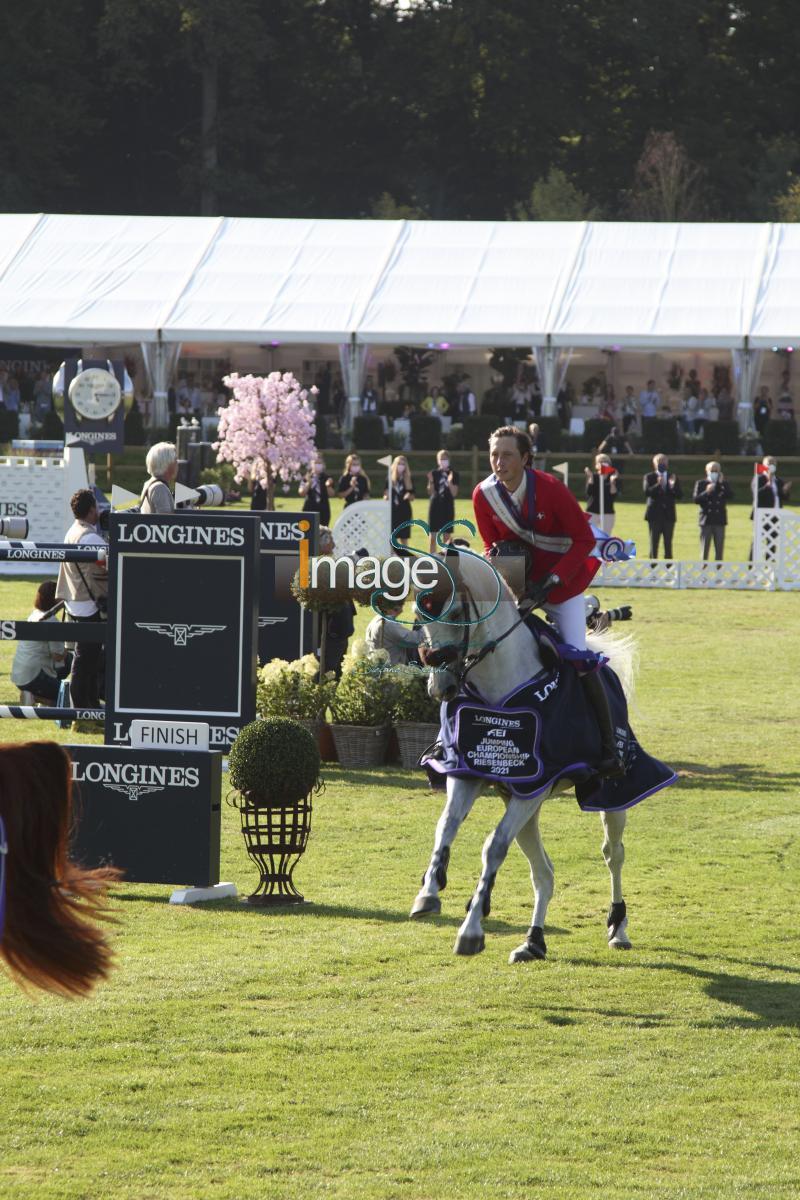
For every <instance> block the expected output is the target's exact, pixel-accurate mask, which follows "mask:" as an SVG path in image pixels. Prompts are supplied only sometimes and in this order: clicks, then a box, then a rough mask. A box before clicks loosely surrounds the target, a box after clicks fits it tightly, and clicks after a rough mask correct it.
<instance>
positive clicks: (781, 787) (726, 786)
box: [670, 762, 800, 792]
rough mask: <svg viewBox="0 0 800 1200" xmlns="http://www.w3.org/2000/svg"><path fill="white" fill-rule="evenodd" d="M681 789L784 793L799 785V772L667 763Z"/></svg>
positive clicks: (750, 765)
mask: <svg viewBox="0 0 800 1200" xmlns="http://www.w3.org/2000/svg"><path fill="white" fill-rule="evenodd" d="M670 765H671V766H672V768H673V770H674V771H677V773H678V777H679V780H680V785H681V787H682V788H709V787H711V788H713V789H714V790H715V791H720V792H784V791H789V790H791V789H796V788H797V787H798V786H800V771H769V770H766V769H765V768H764V767H759V766H756V765H755V764H753V763H720V765H719V766H716V767H709V766H707V765H705V764H704V763H693V762H681V763H671V764H670Z"/></svg>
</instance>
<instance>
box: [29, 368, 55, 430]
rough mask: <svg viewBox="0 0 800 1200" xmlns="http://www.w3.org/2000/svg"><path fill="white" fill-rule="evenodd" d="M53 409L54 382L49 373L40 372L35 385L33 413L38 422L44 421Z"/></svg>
mask: <svg viewBox="0 0 800 1200" xmlns="http://www.w3.org/2000/svg"><path fill="white" fill-rule="evenodd" d="M52 407H53V380H52V378H51V377H50V373H49V372H48V371H40V372H39V377H38V379H37V380H36V383H35V384H34V385H33V412H34V419H35V420H36V421H38V422H41V421H43V420H44V418H45V417H46V416H47V414H48V413H49V412H50V409H51V408H52Z"/></svg>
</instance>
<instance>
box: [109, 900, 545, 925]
mask: <svg viewBox="0 0 800 1200" xmlns="http://www.w3.org/2000/svg"><path fill="white" fill-rule="evenodd" d="M113 899H114V900H115V901H117V900H122V901H124V902H130V901H134V900H135V901H137V902H138V903H139V904H159V905H162V906H165V905H168V904H169V896H167V895H163V894H162V895H160V896H153V895H150V894H149V893H146V892H115V893H114V896H113ZM187 907H190V908H191V910H192V912H195V913H202V914H203V915H208V916H213V915H214V914H215V913H223V912H224V913H233V912H235V913H240V914H241V915H242V916H245V917H254V916H255V917H270V916H281V917H311V918H314V917H324V918H327V919H331V918H332V919H334V920H345V921H377V922H380V923H382V924H386V925H412V924H414V925H422V924H424V925H435V926H443V927H446V926H451V927H453V928H455V929H457V928H458V926H459V925H460V924H461V922H462V921H463V920H464V916H463V913H462V914H461V915H459V913H458V910H457V909H456V912H455V913H454V914H453V915H452V916H445V915H444V914H441V913H440V914H437V915H436V916H429V917H425V918H424V919H422V920H417V921H412V920H411V918H410V917H409V915H408V911H407V910H405V909H404V910H400V909H397V910H395V909H389V908H359V907H357V906H356V905H348V904H320V903H317V902H316V901H314V900H307V901H305V902H304V903H303V904H281V905H275V907H268V906H264V907H261V906H260V905H250V904H244V903H243V901H242V900H231V899H228V900H209V901H208V902H206V903H200V904H192V905H188V906H187ZM483 927H484V929H485V931H486V933H487V934H492V933H512V932H514V931H515V930H519V931H520V932H521V933H522V932H524V930H525V925H524V923H520V924H519V925H517V924H516V923H512V922H509V921H501V920H499V919H495V918H494V917H488V918H487V919H486V920H484V922H483ZM550 932H556V930H555V929H552V930H550ZM558 932H562V933H563V932H566V931H565V930H559V931H558Z"/></svg>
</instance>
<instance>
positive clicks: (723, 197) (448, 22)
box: [0, 0, 800, 220]
mask: <svg viewBox="0 0 800 1200" xmlns="http://www.w3.org/2000/svg"><path fill="white" fill-rule="evenodd" d="M795 27H796V14H795V12H794V9H793V7H790V5H789V3H788V0H761V2H760V3H759V4H758V5H755V4H751V5H747V4H741V3H739V2H737V3H736V4H734V3H732V2H729V0H706V3H704V4H702V5H697V4H695V3H690V0H672V3H670V4H668V5H656V4H653V3H651V4H641V3H634V4H631V3H630V2H629V0H537V3H536V4H531V3H530V0H504V2H503V4H497V3H495V2H493V0H458V3H455V0H417V2H416V3H412V4H409V5H407V6H401V5H400V3H399V2H398V0H271V2H270V3H269V4H266V3H263V2H262V0H60V2H59V4H58V5H56V4H55V3H53V0H25V2H23V0H4V4H3V5H2V6H0V38H2V44H3V48H4V56H3V59H4V65H3V70H2V71H0V155H1V156H2V171H0V206H2V207H3V208H5V209H7V210H15V209H16V210H28V211H34V212H35V211H40V210H44V211H57V210H64V211H75V210H78V211H94V212H103V211H105V212H131V213H187V214H192V213H201V212H205V213H212V212H213V213H226V214H230V215H233V216H237V215H251V216H304V215H309V216H311V215H313V216H320V217H367V216H373V215H374V216H378V217H388V218H395V219H396V218H399V217H413V218H420V217H429V218H433V219H443V218H447V219H473V220H476V219H503V218H505V217H508V216H515V215H516V216H520V215H523V216H525V217H533V218H535V219H549V218H553V217H557V218H559V219H580V218H581V217H584V216H588V215H592V216H596V215H597V214H598V213H602V215H603V216H605V217H607V218H611V219H613V218H619V217H625V216H629V215H630V214H631V213H632V212H633V213H635V214H636V215H639V216H642V217H648V219H664V218H665V217H667V216H669V217H677V216H680V215H687V214H691V215H693V216H697V215H704V216H707V217H709V218H711V219H725V220H745V219H747V220H768V219H771V218H772V217H774V215H775V207H774V206H775V203H776V199H777V198H778V197H780V196H782V195H783V194H784V193H786V192H787V190H788V189H789V188H790V187H791V185H792V182H793V180H794V177H795V176H796V175H798V174H800V140H799V139H798V137H797V133H796V113H797V111H798V108H799V107H800V104H799V101H800V73H798V71H797V68H796V61H797V49H798V47H797V41H798V37H797V35H796V34H795ZM664 131H668V133H669V134H671V135H672V138H673V139H674V142H673V143H672V144H671V145H672V153H671V156H670V155H669V154H667V153H666V151H667V149H668V146H667V143H666V142H665V141H664V138H665V137H666V133H665V132H664ZM659 136H660V142H659ZM656 149H657V150H658V152H657V153H656ZM678 151H680V152H681V155H682V157H681V156H680V155H679V154H678ZM637 164H638V168H637ZM701 185H702V186H701Z"/></svg>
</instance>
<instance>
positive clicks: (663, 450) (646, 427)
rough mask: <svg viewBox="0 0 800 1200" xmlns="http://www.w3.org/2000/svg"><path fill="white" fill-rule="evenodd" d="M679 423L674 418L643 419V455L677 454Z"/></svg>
mask: <svg viewBox="0 0 800 1200" xmlns="http://www.w3.org/2000/svg"><path fill="white" fill-rule="evenodd" d="M677 450H678V423H677V421H675V419H674V418H670V419H669V420H667V419H666V418H664V417H642V453H643V454H676V453H677Z"/></svg>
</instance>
